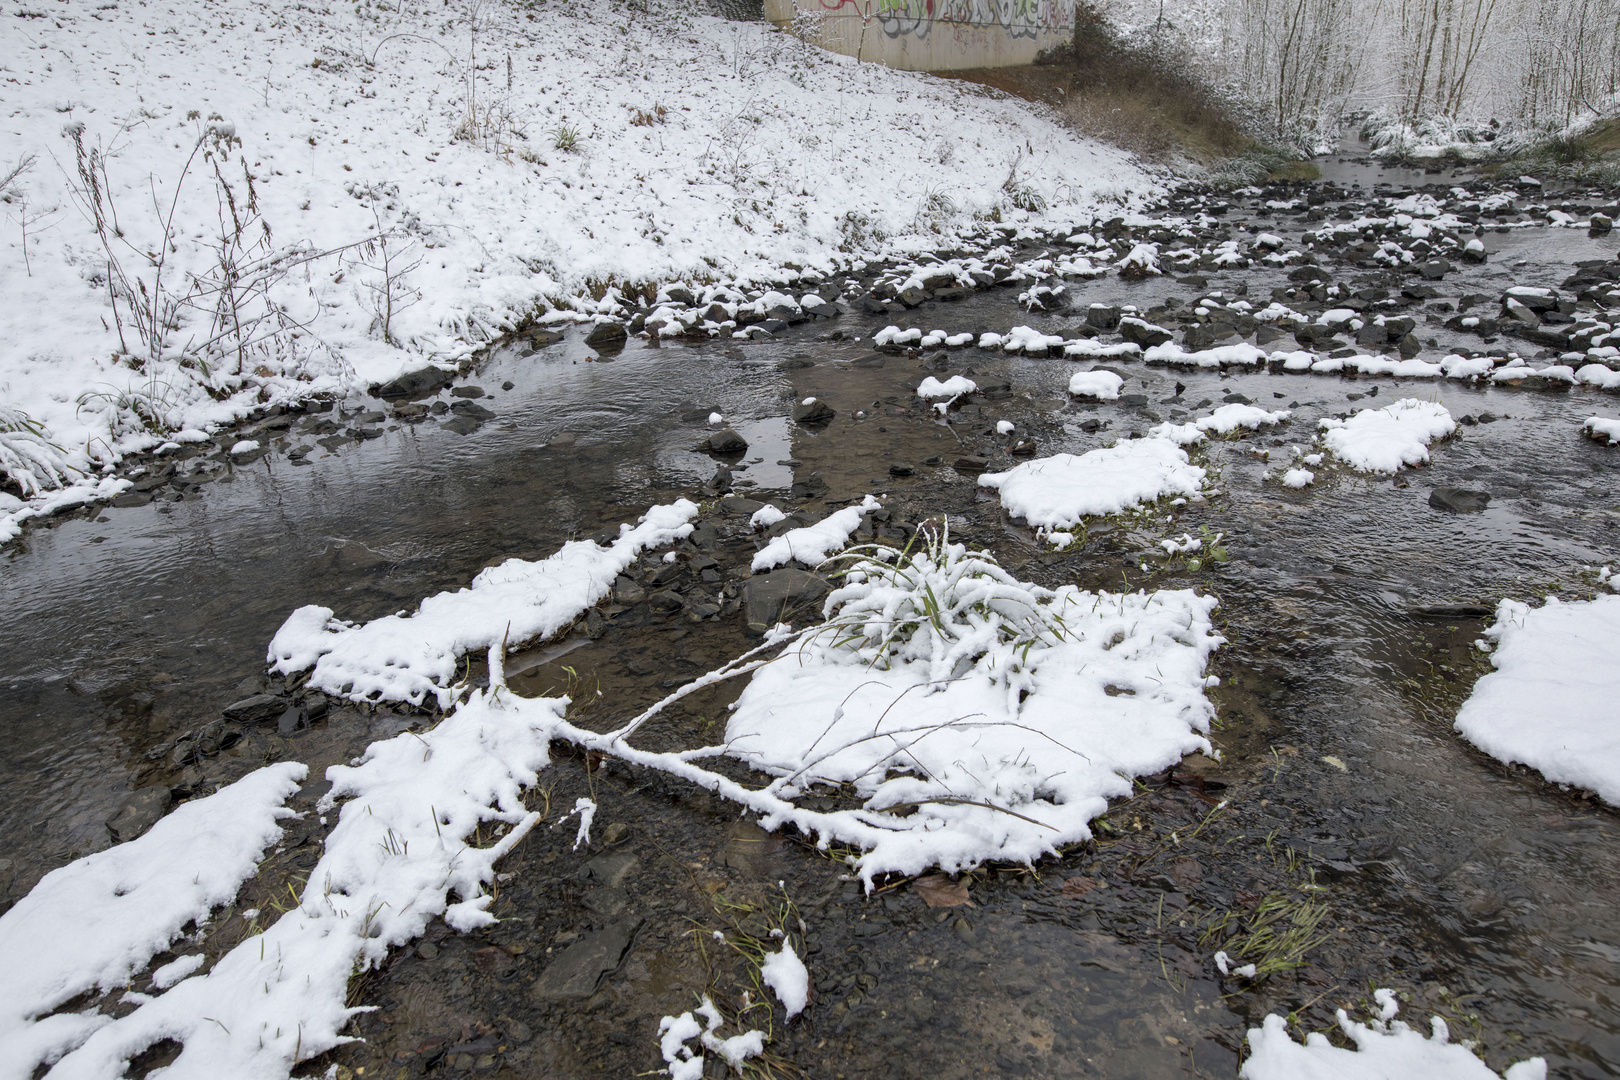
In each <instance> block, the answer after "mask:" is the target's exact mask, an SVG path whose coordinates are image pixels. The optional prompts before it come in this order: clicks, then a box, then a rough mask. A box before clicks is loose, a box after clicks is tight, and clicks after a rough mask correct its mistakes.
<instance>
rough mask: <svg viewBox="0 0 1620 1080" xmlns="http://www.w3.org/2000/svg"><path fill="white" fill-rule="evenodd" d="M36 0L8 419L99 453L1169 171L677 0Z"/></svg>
mask: <svg viewBox="0 0 1620 1080" xmlns="http://www.w3.org/2000/svg"><path fill="white" fill-rule="evenodd" d="M638 12H639V13H638ZM8 14H10V13H8ZM14 14H15V15H16V16H17V17H16V18H10V17H8V19H7V30H6V34H5V36H4V39H3V41H0V67H3V70H4V74H5V76H6V83H5V86H6V90H5V95H4V110H3V120H0V146H4V151H3V154H4V157H3V158H0V178H3V177H4V176H5V175H6V173H8V172H9V171H10V169H11V167H12V166H13V165H17V164H27V165H28V166H29V167H27V168H25V169H24V170H23V171H22V173H21V174H20V175H19V176H18V177H17V178H16V179H15V180H13V181H12V182H11V183H10V184H9V186H7V194H6V200H7V201H6V202H5V203H4V204H3V205H4V207H5V214H6V218H5V228H4V231H3V232H0V294H3V295H4V296H5V297H6V299H7V303H6V305H5V307H4V310H3V311H0V420H3V419H4V417H5V416H6V415H7V414H6V413H5V411H4V410H6V409H10V410H21V412H22V413H23V414H25V416H26V418H27V419H28V420H29V421H31V422H33V423H35V424H37V425H40V426H41V432H42V437H43V439H44V440H45V441H46V442H48V443H50V444H54V445H55V446H56V447H58V448H60V450H61V454H60V455H59V457H58V463H59V464H60V465H63V466H71V467H73V468H78V469H90V468H93V467H98V466H99V465H101V464H102V463H105V462H107V461H110V460H112V459H114V458H116V457H118V456H119V455H120V454H122V453H126V452H129V451H132V450H137V449H146V448H151V447H155V446H157V445H159V444H160V443H161V442H162V441H163V437H164V436H165V435H170V434H175V433H179V434H177V435H176V437H177V438H179V439H181V440H184V439H195V438H197V437H199V436H198V435H197V434H195V433H196V432H198V430H199V429H203V428H206V427H207V426H209V425H211V424H217V423H220V422H223V421H227V420H230V419H232V418H235V417H240V416H242V415H243V414H245V413H246V412H247V410H248V409H249V408H251V407H252V406H254V405H256V404H260V403H264V402H274V401H278V400H283V399H286V398H289V397H294V396H298V395H302V394H306V393H309V392H311V391H314V390H321V389H325V390H340V389H343V388H346V387H351V386H355V385H366V384H369V383H372V382H375V381H378V380H382V379H386V378H388V377H391V376H392V375H394V374H396V373H398V372H399V371H401V370H403V369H408V368H411V367H417V366H420V365H422V364H423V363H424V362H426V361H430V360H431V361H434V362H438V363H446V364H449V363H454V362H456V361H458V360H460V359H462V358H465V357H466V356H468V355H469V354H471V353H472V352H473V351H474V350H476V349H477V348H478V347H479V346H480V345H481V344H482V343H484V342H486V341H488V340H489V339H490V338H491V337H492V336H493V335H496V334H499V333H500V332H502V331H503V330H505V329H508V328H510V327H512V326H514V325H515V324H517V323H519V322H521V321H523V320H526V319H530V318H534V317H543V318H555V319H569V320H572V319H587V318H592V317H596V316H599V315H606V314H611V313H613V311H614V310H615V308H616V298H617V297H618V296H619V295H620V294H619V293H618V292H617V291H616V290H617V289H625V288H631V287H634V288H638V289H643V290H645V292H644V294H643V295H644V296H645V297H648V298H650V297H651V295H652V291H653V290H654V289H656V287H657V286H658V284H659V283H661V282H662V283H669V282H674V281H677V280H683V281H687V282H696V281H706V282H714V281H729V282H731V283H733V284H736V285H738V286H740V288H741V290H742V291H743V292H744V293H745V294H746V293H747V291H748V290H749V289H750V288H754V287H763V286H767V285H774V286H778V287H788V286H804V287H808V286H810V285H813V284H814V283H815V282H818V281H821V280H823V279H824V278H829V277H834V276H836V275H838V274H839V273H841V272H843V271H848V270H850V269H852V268H856V267H860V266H862V265H864V264H863V262H862V260H866V259H876V258H883V257H888V256H891V255H898V254H903V253H905V252H907V251H916V250H921V249H923V248H928V249H933V248H935V247H937V246H938V245H939V244H941V243H949V242H950V241H951V240H952V239H954V238H956V237H959V236H960V235H963V234H969V233H974V232H976V231H977V230H981V229H982V228H984V227H985V226H986V225H987V224H988V223H989V222H990V221H991V220H992V219H994V220H996V221H1006V222H1010V223H1014V224H1017V223H1019V222H1029V221H1032V220H1037V219H1038V220H1041V221H1043V222H1045V223H1048V224H1051V223H1055V222H1060V221H1070V220H1078V219H1082V218H1086V219H1089V211H1090V210H1091V209H1094V208H1098V207H1101V206H1108V207H1110V208H1111V210H1110V212H1114V211H1115V210H1117V209H1118V208H1119V207H1120V206H1123V205H1129V204H1132V203H1133V202H1135V201H1138V200H1139V199H1140V198H1141V197H1144V196H1147V195H1150V194H1152V193H1153V192H1154V191H1155V190H1157V189H1156V187H1155V182H1154V181H1153V179H1152V178H1151V177H1150V176H1149V175H1148V174H1146V173H1145V172H1144V171H1143V170H1142V169H1140V168H1138V167H1137V166H1136V165H1135V164H1133V163H1132V162H1131V161H1130V160H1129V159H1127V158H1126V156H1125V155H1123V154H1122V153H1120V152H1118V151H1116V150H1113V149H1110V148H1106V147H1104V146H1102V145H1100V144H1097V143H1094V142H1089V141H1086V140H1082V139H1077V138H1076V137H1075V136H1073V135H1072V134H1070V133H1069V132H1067V131H1066V130H1065V129H1063V128H1061V127H1059V126H1058V125H1057V124H1056V123H1055V122H1053V121H1052V120H1050V119H1048V118H1044V117H1042V116H1037V115H1035V114H1033V113H1032V112H1031V111H1029V110H1028V109H1027V108H1026V107H1024V106H1023V105H1021V104H1020V103H1018V102H1016V101H1012V100H1001V99H996V98H992V97H988V96H985V95H983V94H980V93H977V92H974V89H973V88H971V87H970V86H969V85H968V84H963V83H959V82H953V81H946V80H940V79H934V78H931V77H929V76H924V75H917V74H911V73H906V72H895V71H890V70H888V69H885V68H882V67H877V66H872V65H860V64H856V63H855V62H853V61H852V60H850V59H849V58H846V57H841V56H837V55H834V54H830V53H826V52H823V51H821V50H819V49H815V48H812V47H809V46H806V45H804V44H802V43H801V42H799V41H798V40H796V39H795V38H793V37H791V36H789V35H787V34H783V33H779V32H776V31H774V30H772V29H771V28H770V27H769V26H768V25H766V24H763V23H734V22H727V21H724V20H720V19H716V18H711V17H708V16H702V15H693V14H691V13H690V9H688V8H685V7H678V6H676V5H673V4H668V5H666V4H653V5H652V6H651V7H650V8H648V7H647V6H644V5H618V4H611V3H608V2H606V0H585V2H583V3H579V4H572V5H565V6H547V7H543V8H539V9H524V8H518V7H515V6H509V5H507V4H503V3H494V2H482V3H479V2H473V0H457V2H456V3H455V4H448V5H431V4H420V3H411V2H407V3H405V4H403V5H389V6H383V5H374V4H372V3H369V2H366V3H362V4H360V5H357V6H353V7H347V6H340V7H337V8H334V9H327V8H321V9H314V8H309V7H297V8H287V7H285V6H284V5H279V4H272V3H268V2H265V0H214V2H208V3H198V4H190V5H174V6H159V5H155V4H150V3H148V2H146V0H124V2H123V3H117V4H113V3H98V2H97V0H53V2H52V3H51V4H50V5H49V10H48V11H44V10H41V11H38V12H36V11H33V10H32V9H29V10H19V11H18V12H16V13H14ZM81 151H82V153H81ZM81 166H82V167H81ZM89 180H93V182H94V189H92V187H91V186H90V185H89V184H88V183H87V181H89ZM1020 192H1023V193H1026V195H1027V193H1030V192H1032V193H1033V194H1035V195H1039V196H1040V200H1041V201H1042V202H1037V201H1036V200H1034V199H1033V198H1029V197H1024V196H1019V197H1018V198H1017V199H1016V201H1018V202H1022V203H1024V204H1025V205H1029V206H1036V205H1042V204H1043V203H1044V205H1045V206H1046V207H1047V209H1045V210H1044V211H1042V212H1041V213H1040V214H1038V215H1035V216H1034V217H1032V215H1031V214H1030V213H1028V212H1026V211H1025V210H1021V209H1019V208H1018V207H1017V206H1016V205H1014V202H1015V196H1018V195H1019V193H1020ZM98 193H99V198H98ZM227 195H228V196H229V198H231V199H234V208H233V206H232V205H230V204H228V203H227V202H226V201H224V200H225V199H226V197H227ZM233 212H234V214H235V218H234V220H233V219H232V213H233ZM98 213H99V215H100V217H101V220H102V221H103V223H104V226H105V227H104V229H103V230H102V232H101V233H100V234H98V231H97V228H96V227H95V225H94V221H95V219H96V217H97V215H98ZM104 241H105V242H104ZM227 274H230V275H234V277H233V280H234V281H235V282H236V284H235V286H234V288H233V289H231V290H229V291H227V292H222V291H221V290H220V283H221V281H222V280H223V279H224V278H225V277H226V276H227ZM143 290H144V291H143ZM756 291H757V290H756ZM126 292H127V294H128V295H125V294H124V293H126ZM833 295H837V294H836V292H835V293H834V294H833ZM115 299H116V303H115ZM115 309H116V310H115ZM143 311H144V312H145V313H146V315H147V316H149V317H150V318H149V320H148V321H153V322H154V323H155V325H157V326H159V327H166V329H160V330H157V331H155V332H150V333H144V334H143V331H142V326H141V321H142V312H143ZM238 330H240V333H238V332H237V331H238ZM11 426H12V427H13V428H14V429H15V430H14V431H13V432H12V435H13V436H15V437H14V438H13V439H12V442H14V443H16V442H20V441H26V440H22V438H21V436H20V435H19V434H18V432H20V431H21V430H22V429H21V428H20V427H17V425H15V424H13V425H11ZM5 427H7V424H6V423H3V422H0V429H3V428H5ZM34 449H36V450H37V449H38V446H37V445H36V446H35V447H34ZM0 509H5V508H0ZM11 509H15V508H11Z"/></svg>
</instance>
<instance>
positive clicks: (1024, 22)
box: [817, 0, 1074, 39]
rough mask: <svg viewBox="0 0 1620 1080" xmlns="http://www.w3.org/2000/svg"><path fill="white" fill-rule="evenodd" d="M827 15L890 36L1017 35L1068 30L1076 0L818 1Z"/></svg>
mask: <svg viewBox="0 0 1620 1080" xmlns="http://www.w3.org/2000/svg"><path fill="white" fill-rule="evenodd" d="M817 2H818V3H819V6H820V8H821V10H822V12H823V14H826V15H837V16H841V17H846V18H847V17H850V16H854V17H856V18H860V19H861V20H862V21H863V22H868V23H870V24H875V25H876V26H878V27H879V28H880V29H882V31H883V33H884V34H886V35H887V36H889V37H891V38H898V37H906V36H912V37H917V38H919V39H921V38H927V37H928V34H929V32H930V31H931V30H932V29H933V28H934V26H935V25H938V24H944V25H947V26H951V27H956V28H962V27H967V28H984V29H989V28H992V27H999V28H1000V29H1002V30H1004V31H1006V32H1007V34H1008V35H1010V36H1011V37H1015V38H1031V39H1034V38H1038V37H1041V36H1042V35H1047V34H1058V33H1067V32H1068V31H1070V30H1071V29H1073V27H1074V0H817Z"/></svg>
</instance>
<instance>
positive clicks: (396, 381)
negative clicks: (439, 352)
mask: <svg viewBox="0 0 1620 1080" xmlns="http://www.w3.org/2000/svg"><path fill="white" fill-rule="evenodd" d="M455 377H456V373H455V372H454V371H446V370H445V369H444V368H441V367H433V366H429V367H424V368H418V369H417V370H415V371H407V372H406V373H405V374H403V375H399V376H396V377H395V378H392V379H389V380H388V381H387V382H384V383H374V384H372V386H371V394H372V396H373V397H380V398H391V397H415V396H417V395H418V394H430V393H432V392H434V391H435V390H438V389H439V388H440V387H443V386H448V385H450V382H451V381H452V380H453V379H454V378H455Z"/></svg>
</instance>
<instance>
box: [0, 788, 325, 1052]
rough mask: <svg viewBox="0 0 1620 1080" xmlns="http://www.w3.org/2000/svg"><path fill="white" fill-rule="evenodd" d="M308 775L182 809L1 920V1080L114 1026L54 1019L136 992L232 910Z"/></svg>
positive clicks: (37, 891) (43, 887)
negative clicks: (112, 994) (163, 956)
mask: <svg viewBox="0 0 1620 1080" xmlns="http://www.w3.org/2000/svg"><path fill="white" fill-rule="evenodd" d="M307 771H308V770H306V769H305V767H304V766H302V765H299V764H296V763H293V762H284V763H282V764H279V765H271V766H269V767H267V768H263V769H260V770H259V771H257V772H254V773H250V774H248V775H247V776H245V777H243V778H242V779H241V780H238V781H237V782H236V783H234V784H232V785H230V786H229V787H225V788H222V789H220V790H219V791H218V792H216V793H215V794H213V795H210V796H208V797H207V798H202V799H195V800H193V801H191V802H187V803H182V804H181V805H180V806H179V807H177V808H176V809H175V811H174V812H173V813H171V814H169V815H168V816H167V817H164V818H162V819H160V820H159V821H158V822H157V823H156V824H155V825H153V826H152V828H151V829H149V830H148V831H147V832H146V833H145V834H144V835H143V836H140V837H138V838H137V839H135V840H131V841H128V842H127V843H123V844H119V845H118V846H117V847H112V848H108V849H107V850H106V851H101V852H97V853H96V854H94V855H89V856H86V857H85V858H82V859H79V860H78V861H76V862H72V863H69V864H68V865H67V866H64V867H62V868H60V869H58V870H53V871H51V872H50V873H49V874H46V875H45V876H44V877H43V878H41V879H40V882H39V884H38V885H35V886H34V888H33V890H32V891H31V892H30V893H29V894H28V895H27V896H25V897H23V898H22V899H21V900H20V901H18V902H17V904H16V906H15V907H13V908H12V909H11V910H10V911H8V912H6V913H5V914H4V915H0V955H3V956H5V958H6V969H7V975H6V977H5V979H3V980H0V1045H3V1046H4V1047H5V1052H4V1053H0V1080H26V1078H28V1077H32V1076H33V1075H34V1069H35V1067H36V1066H38V1065H39V1064H40V1063H42V1062H46V1061H54V1060H56V1059H57V1058H59V1057H61V1056H62V1055H63V1054H64V1053H67V1052H68V1051H71V1050H73V1049H74V1048H76V1047H78V1046H80V1045H82V1044H83V1043H84V1041H85V1040H86V1039H88V1038H90V1037H91V1036H92V1035H93V1034H94V1033H95V1032H97V1031H98V1030H99V1029H102V1028H104V1027H105V1026H106V1025H108V1024H110V1023H113V1020H112V1018H111V1017H110V1016H107V1015H105V1014H104V1013H102V1012H100V1011H99V1010H98V1009H95V1008H90V1009H85V1010H80V1011H69V1012H62V1013H54V1012H53V1010H55V1009H57V1008H59V1007H60V1006H62V1005H63V1004H65V1003H67V1002H69V1001H71V1000H73V999H74V998H76V997H78V996H79V995H81V994H83V993H85V992H86V991H111V990H116V989H118V988H120V987H125V986H128V985H129V984H130V982H131V980H132V979H133V978H134V977H135V976H137V975H139V974H140V973H141V972H142V971H144V970H145V969H146V967H147V965H148V964H149V963H150V962H151V959H152V957H154V956H156V955H157V954H158V953H160V952H163V951H164V950H165V949H167V948H169V946H170V945H171V944H172V943H173V942H174V941H175V939H176V938H178V937H179V936H180V934H181V931H182V930H183V929H184V928H185V927H186V925H187V924H188V923H192V922H196V923H198V924H201V923H202V922H203V921H205V920H206V919H207V918H208V914H209V912H210V911H212V910H213V909H214V908H216V907H218V906H219V905H221V904H225V903H229V902H230V901H231V900H232V899H233V898H234V897H235V896H236V891H237V889H238V888H240V887H241V885H242V882H244V881H246V880H247V879H248V878H250V877H252V876H253V874H254V871H255V870H256V869H257V868H258V864H259V856H260V855H261V854H262V853H263V852H264V849H265V848H267V847H269V846H270V845H271V844H273V843H274V842H275V841H276V840H278V839H279V838H280V837H281V820H282V819H283V818H286V817H291V816H293V812H292V811H291V810H288V809H286V808H285V807H283V805H282V804H283V803H284V802H286V801H287V798H288V797H289V796H291V795H292V794H293V793H294V792H296V791H297V790H298V784H299V781H301V780H302V779H303V778H304V775H305V773H306V772H307ZM199 959H200V958H199ZM191 963H193V964H195V961H194V960H193V961H191ZM181 985H184V984H183V983H182V984H181ZM137 1011H138V1010H137ZM71 1072H72V1069H71V1068H69V1069H67V1070H66V1071H65V1072H64V1073H62V1075H67V1074H69V1073H71ZM122 1073H123V1070H122V1068H121V1067H120V1068H119V1069H118V1070H117V1071H116V1072H110V1073H106V1074H105V1075H108V1076H119V1075H122ZM52 1075H53V1076H54V1075H58V1074H56V1073H54V1072H53V1073H52ZM88 1075H100V1074H96V1073H90V1074H88Z"/></svg>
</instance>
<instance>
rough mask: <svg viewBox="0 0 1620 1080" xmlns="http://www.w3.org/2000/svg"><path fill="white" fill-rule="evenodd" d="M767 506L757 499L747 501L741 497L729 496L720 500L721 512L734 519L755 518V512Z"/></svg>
mask: <svg viewBox="0 0 1620 1080" xmlns="http://www.w3.org/2000/svg"><path fill="white" fill-rule="evenodd" d="M764 505H765V504H764V503H762V502H760V501H759V500H757V499H745V498H743V497H742V496H740V495H728V496H726V497H725V498H723V499H721V500H720V512H721V513H723V514H729V515H730V516H732V517H753V516H754V511H756V510H758V509H759V508H760V507H762V506H764Z"/></svg>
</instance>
